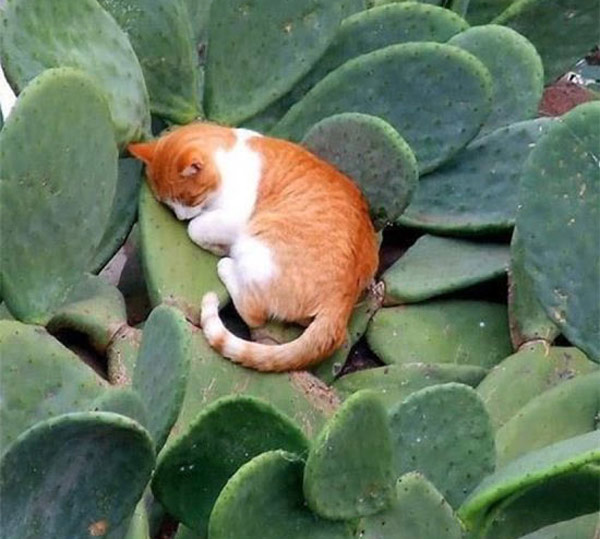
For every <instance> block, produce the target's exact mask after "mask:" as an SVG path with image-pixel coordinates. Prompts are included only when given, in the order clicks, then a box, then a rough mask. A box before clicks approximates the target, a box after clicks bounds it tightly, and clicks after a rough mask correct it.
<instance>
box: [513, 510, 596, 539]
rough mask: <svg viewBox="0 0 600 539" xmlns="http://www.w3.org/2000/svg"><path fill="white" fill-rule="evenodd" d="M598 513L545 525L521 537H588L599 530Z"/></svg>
mask: <svg viewBox="0 0 600 539" xmlns="http://www.w3.org/2000/svg"><path fill="white" fill-rule="evenodd" d="M599 518H600V515H599V514H598V513H590V514H589V515H582V516H580V517H576V518H573V519H571V520H565V521H563V522H557V523H556V524H551V525H550V526H544V527H543V528H540V529H539V530H536V531H534V532H531V533H528V534H527V535H523V536H522V537H521V538H520V539H588V538H589V537H593V535H594V533H597V531H598V519H599Z"/></svg>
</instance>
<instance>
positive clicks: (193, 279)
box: [139, 185, 227, 323]
mask: <svg viewBox="0 0 600 539" xmlns="http://www.w3.org/2000/svg"><path fill="white" fill-rule="evenodd" d="M139 225H140V233H141V239H142V262H143V264H144V274H145V276H146V285H147V287H148V294H149V295H150V301H151V303H152V305H155V306H156V305H159V304H160V303H168V304H170V305H175V306H176V307H177V308H178V309H180V310H181V311H183V312H184V313H185V315H186V317H187V318H188V319H189V320H191V321H192V322H194V323H199V322H200V303H201V301H202V297H203V296H204V294H206V292H210V291H216V292H217V294H218V295H219V299H220V300H221V301H223V300H224V299H226V298H227V292H226V290H225V287H224V286H223V284H222V283H221V281H220V280H219V277H218V276H217V261H218V258H217V257H216V256H215V255H213V254H211V253H209V252H208V251H204V250H203V249H201V248H200V247H198V246H197V245H196V244H195V243H193V242H192V240H190V238H189V237H188V235H187V228H186V225H185V223H181V222H179V221H178V220H177V219H176V218H175V216H174V215H173V213H172V212H171V211H170V210H169V209H168V208H167V207H166V206H164V205H162V204H161V203H160V202H158V201H157V200H156V199H155V198H154V196H153V195H152V192H151V191H150V189H149V188H148V186H147V185H144V186H142V190H141V192H140V207H139Z"/></svg>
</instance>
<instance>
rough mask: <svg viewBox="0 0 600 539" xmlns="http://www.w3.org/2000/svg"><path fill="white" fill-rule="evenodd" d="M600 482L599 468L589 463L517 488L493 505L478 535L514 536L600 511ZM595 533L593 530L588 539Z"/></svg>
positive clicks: (485, 538) (488, 537) (492, 537)
mask: <svg viewBox="0 0 600 539" xmlns="http://www.w3.org/2000/svg"><path fill="white" fill-rule="evenodd" d="M598 485H600V470H599V468H598V467H597V466H591V465H590V466H583V467H582V468H581V469H579V470H577V471H575V472H571V473H567V474H564V475H559V476H557V477H555V478H552V479H550V480H547V481H544V482H543V483H541V484H539V485H535V486H533V487H530V488H527V489H525V490H523V491H518V492H516V493H515V494H513V495H512V496H509V497H507V498H506V499H504V500H502V501H501V502H500V503H499V504H497V505H496V506H495V507H494V508H492V510H491V511H490V514H489V515H488V516H487V517H486V519H485V521H484V523H483V525H482V526H481V531H480V532H479V535H478V537H481V538H482V539H514V538H515V537H521V536H522V535H524V534H526V533H528V532H530V531H533V530H537V529H538V528H541V527H542V526H547V525H548V524H552V523H554V522H558V521H561V520H567V519H572V518H573V517H576V516H578V515H582V514H585V513H591V512H592V511H597V510H598V508H599V507H600V489H599V488H598ZM596 518H598V514H597V513H596ZM596 522H600V521H598V520H597V521H596ZM592 536H593V533H591V534H590V535H587V536H586V537H585V539H591V538H592ZM555 539H556V538H555ZM565 539H574V538H573V536H567V537H566V538H565Z"/></svg>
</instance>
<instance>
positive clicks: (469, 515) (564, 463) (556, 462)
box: [458, 431, 600, 528]
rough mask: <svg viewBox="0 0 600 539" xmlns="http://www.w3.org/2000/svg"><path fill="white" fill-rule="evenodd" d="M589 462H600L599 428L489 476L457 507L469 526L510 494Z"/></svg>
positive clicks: (526, 455) (548, 448) (529, 456)
mask: <svg viewBox="0 0 600 539" xmlns="http://www.w3.org/2000/svg"><path fill="white" fill-rule="evenodd" d="M588 463H596V464H598V463H600V431H593V432H588V433H587V434H581V435H580V436H576V437H575V438H569V439H568V440H563V441H562V442H558V443H555V444H552V445H549V446H547V447H544V448H542V449H539V450H537V451H532V452H530V453H527V454H525V455H523V456H522V457H520V458H518V459H516V460H513V461H512V462H510V463H508V464H507V465H506V466H504V467H502V468H499V469H498V470H497V471H496V472H495V473H494V474H492V475H490V476H488V477H486V478H485V479H484V480H483V481H482V482H481V483H480V484H479V485H478V486H477V488H476V489H475V490H474V491H473V492H471V494H470V495H469V497H468V498H467V499H466V500H465V502H464V503H463V504H462V506H461V507H460V509H459V510H458V516H459V517H460V518H461V519H462V521H463V522H464V523H465V524H466V526H467V527H468V528H472V527H473V526H474V525H475V523H476V522H477V520H478V519H479V518H480V517H481V516H482V515H484V514H485V513H486V512H487V511H488V510H489V508H490V507H491V506H492V505H493V504H495V503H497V502H499V501H500V500H502V499H504V498H506V497H507V496H509V495H511V494H513V493H514V492H517V491H518V490H522V489H524V488H527V487H529V486H534V485H537V484H540V483H542V482H543V481H546V480H548V479H551V478H553V477H556V476H558V475H560V474H563V473H567V472H570V471H573V470H577V469H579V468H581V467H582V466H584V465H586V464H588Z"/></svg>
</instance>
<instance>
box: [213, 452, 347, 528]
mask: <svg viewBox="0 0 600 539" xmlns="http://www.w3.org/2000/svg"><path fill="white" fill-rule="evenodd" d="M303 468H304V466H303V462H302V460H301V459H300V458H299V457H297V456H296V455H294V454H293V453H288V452H285V451H269V452H267V453H263V454H262V455H259V456H257V457H255V458H254V459H253V460H251V461H250V462H248V463H247V464H245V465H244V466H242V467H241V468H240V469H239V470H238V472H237V473H236V474H235V475H234V476H233V477H232V478H231V479H230V480H229V482H228V483H227V485H226V486H225V488H224V489H223V491H222V492H221V494H220V495H219V498H218V499H217V502H216V503H215V507H214V509H213V511H212V513H211V515H210V524H209V531H208V536H209V537H210V538H211V539H231V538H233V537H261V538H264V539H280V538H282V537H286V538H289V539H305V538H307V537H314V538H319V539H351V538H352V537H353V534H352V531H351V529H350V526H349V524H348V523H344V522H331V521H329V520H325V519H320V518H319V517H318V516H317V515H315V514H313V513H311V512H310V511H309V510H308V509H307V508H306V506H305V502H304V499H303V498H302V470H303Z"/></svg>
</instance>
